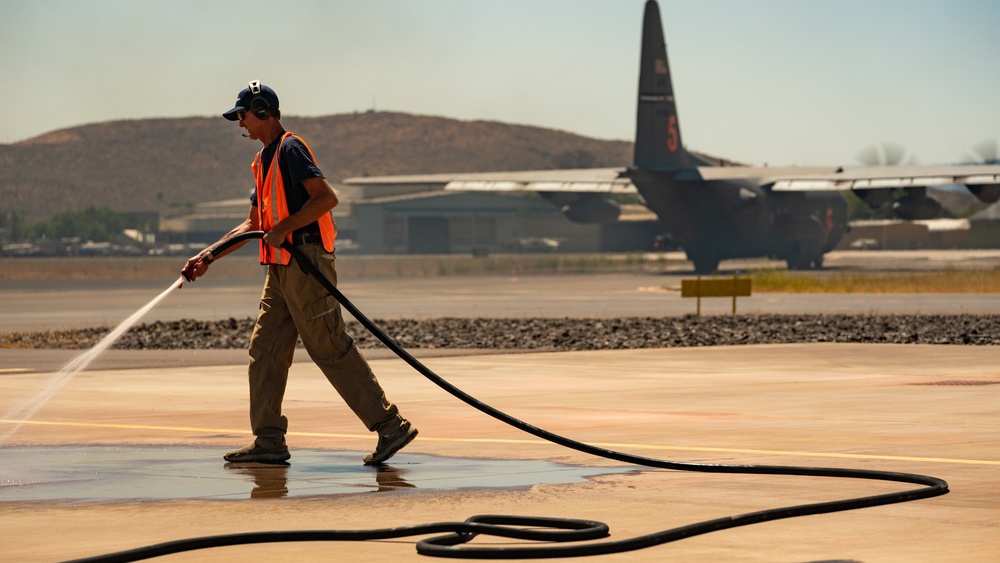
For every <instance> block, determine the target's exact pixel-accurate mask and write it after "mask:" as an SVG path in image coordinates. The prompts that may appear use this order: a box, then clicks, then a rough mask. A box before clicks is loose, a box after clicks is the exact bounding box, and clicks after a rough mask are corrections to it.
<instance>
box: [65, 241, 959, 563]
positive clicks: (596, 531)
mask: <svg viewBox="0 0 1000 563" xmlns="http://www.w3.org/2000/svg"><path fill="white" fill-rule="evenodd" d="M263 236H264V233H263V231H251V232H247V233H242V234H240V235H237V236H235V237H232V238H230V239H227V240H225V241H223V242H221V243H219V244H218V245H217V246H216V247H213V248H212V249H211V252H212V254H213V255H215V256H217V255H218V254H219V253H220V252H222V251H223V250H226V249H227V248H229V247H231V246H233V245H235V244H238V243H240V242H243V241H245V240H249V239H253V238H261V237H263ZM282 248H284V249H285V250H287V251H288V252H289V253H290V254H291V255H292V256H293V257H294V258H295V261H296V263H298V265H299V267H301V268H302V269H303V271H305V272H306V273H307V274H309V275H311V276H313V277H314V278H316V279H317V280H318V281H319V283H321V284H322V285H323V287H324V288H326V290H327V291H329V292H330V294H331V295H332V296H333V297H334V298H335V299H336V300H337V301H339V302H340V304H341V305H342V306H343V307H344V308H345V309H347V311H348V312H350V313H351V315H353V316H354V318H355V319H357V320H358V322H360V323H361V324H362V326H364V327H365V329H367V330H368V331H370V332H371V333H372V334H374V335H375V336H376V337H377V338H378V339H379V340H380V341H381V342H382V343H383V344H385V345H386V346H387V347H388V348H389V349H390V350H392V351H393V352H394V353H395V354H396V355H397V356H399V357H400V358H401V359H402V360H403V361H405V362H406V363H407V364H409V365H410V366H411V367H412V368H413V369H415V370H416V371H417V372H419V373H420V374H421V375H423V376H424V377H426V378H427V379H429V380H430V381H432V382H433V383H434V384H435V385H437V386H438V387H440V388H442V389H444V390H445V391H447V392H448V393H450V394H452V395H453V396H455V397H456V398H458V399H459V400H461V401H462V402H464V403H466V404H468V405H469V406H471V407H473V408H475V409H477V410H479V411H480V412H483V413H485V414H487V415H489V416H492V417H493V418H496V419H497V420H500V421H502V422H504V423H506V424H509V425H511V426H513V427H514V428H517V429H519V430H522V431H524V432H527V433H529V434H532V435H533V436H537V437H539V438H542V439H543V440H547V441H549V442H552V443H555V444H558V445H560V446H564V447H567V448H571V449H574V450H577V451H580V452H584V453H588V454H591V455H594V456H598V457H602V458H605V459H613V460H616V461H621V462H625V463H631V464H634V465H640V466H643V467H653V468H658V469H673V470H676V471H695V472H700V473H731V474H744V475H801V476H809V477H837V478H846V479H870V480H877V481H893V482H897V483H907V484H913V485H920V488H917V489H910V490H906V491H901V492H896V493H886V494H881V495H875V496H867V497H860V498H852V499H846V500H837V501H830V502H821V503H814V504H801V505H795V506H789V507H783V508H772V509H768V510H761V511H759V512H750V513H746V514H739V515H736V516H727V517H724V518H717V519H714V520H706V521H704V522H698V523H695V524H689V525H687V526H681V527H678V528H671V529H669V530H663V531H660V532H654V533H651V534H646V535H643V536H637V537H633V538H627V539H621V540H614V541H606V542H599V543H597V542H590V543H576V544H573V545H546V546H537V547H520V546H517V547H478V546H469V545H464V544H466V543H467V542H469V541H471V540H472V539H474V538H475V537H476V536H477V535H481V534H482V535H494V536H500V537H507V538H515V539H521V540H533V541H539V542H556V543H566V542H581V541H586V540H595V539H600V538H604V537H607V536H608V535H609V528H608V526H607V525H606V524H604V523H602V522H595V521H589V520H578V519H567V518H538V517H523V516H504V515H479V516H472V517H471V518H468V519H467V520H465V521H464V522H437V523H430V524H419V525H415V526H404V527H397V528H382V529H372V530H312V531H306V530H304V531H279V532H249V533H243V534H225V535H218V536H207V537H202V538H191V539H184V540H178V541H173V542H166V543H161V544H157V545H152V546H148V547H142V548H138V549H133V550H128V551H121V552H117V553H111V554H106V555H99V556H96V557H90V558H86V559H79V560H76V561H77V562H98V561H99V562H124V561H138V560H141V559H147V558H151V557H159V556H161V555H167V554H171V553H179V552H183V551H191V550H198V549H207V548H211V547H221V546H231V545H243V544H253V543H271V542H288V541H363V540H380V539H394V538H402V537H407V536H420V535H427V534H436V533H444V532H447V533H446V534H445V535H442V536H438V537H433V538H428V539H424V540H420V541H418V542H417V544H416V548H417V553H420V554H422V555H430V556H435V557H452V558H465V559H537V558H555V557H578V556H584V555H603V554H610V553H621V552H626V551H633V550H637V549H643V548H647V547H652V546H655V545H661V544H665V543H669V542H673V541H677V540H680V539H684V538H689V537H692V536H697V535H701V534H706V533H709V532H715V531H719V530H726V529H729V528H736V527H740V526H747V525H750V524H758V523H761V522H768V521H771V520H780V519H783V518H793V517H797V516H807V515H812V514H826V513H831V512H841V511H846V510H855V509H858V508H867V507H872V506H881V505H887V504H894V503H900V502H907V501H912V500H917V499H923V498H930V497H935V496H939V495H943V494H946V493H947V492H948V483H947V482H946V481H944V480H943V479H939V478H937V477H930V476H925V475H917V474H912V473H897V472H890V471H873V470H864V469H841V468H826V467H805V466H778V465H723V464H700V463H684V462H676V461H668V460H661V459H655V458H649V457H644V456H637V455H632V454H628V453H624V452H619V451H615V450H609V449H605V448H600V447H597V446H592V445H590V444H585V443H583V442H579V441H576V440H573V439H570V438H566V437H564V436H560V435H558V434H554V433H552V432H549V431H548V430H543V429H541V428H538V427H536V426H533V425H531V424H529V423H527V422H524V421H523V420H519V419H517V418H514V417H513V416H510V415H508V414H506V413H504V412H501V411H499V410H497V409H495V408H493V407H491V406H490V405H487V404H485V403H483V402H482V401H479V400H478V399H476V398H475V397H472V396H471V395H469V394H467V393H465V392H464V391H462V390H461V389H459V388H457V387H455V386H454V385H452V384H451V383H449V382H448V381H446V380H445V379H444V378H442V377H441V376H439V375H437V374H436V373H434V372H433V371H431V370H430V368H428V367H427V366H425V365H423V364H422V363H421V362H420V361H418V360H417V359H416V358H414V357H413V356H412V355H411V354H410V353H409V352H407V351H406V350H405V349H403V348H402V347H400V346H399V345H398V344H397V343H396V342H395V341H394V340H393V339H392V338H390V337H389V336H387V335H386V334H385V333H384V332H383V331H382V329H380V328H379V327H378V326H377V325H375V323H373V322H372V321H371V320H369V319H368V317H366V316H365V315H364V313H362V312H361V311H360V310H359V309H358V308H357V307H355V306H354V304H353V303H351V301H350V300H349V299H347V297H346V296H344V294H343V293H341V292H340V290H338V289H337V287H336V286H335V285H334V284H333V283H332V282H330V280H328V279H327V278H326V277H325V276H323V274H322V273H321V272H320V271H319V269H317V268H316V266H315V265H314V264H313V263H312V262H310V261H309V259H308V258H306V257H305V256H304V255H303V254H302V253H301V252H300V251H299V250H298V249H297V248H295V247H294V246H292V245H290V244H288V243H285V244H283V245H282ZM528 528H531V529H528Z"/></svg>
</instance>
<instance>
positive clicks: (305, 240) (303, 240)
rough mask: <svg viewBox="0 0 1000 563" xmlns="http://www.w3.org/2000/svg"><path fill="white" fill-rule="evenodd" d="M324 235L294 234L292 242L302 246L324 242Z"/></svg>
mask: <svg viewBox="0 0 1000 563" xmlns="http://www.w3.org/2000/svg"><path fill="white" fill-rule="evenodd" d="M322 243H323V237H322V236H320V234H319V233H299V234H297V235H292V244H294V245H295V246H302V245H303V244H322Z"/></svg>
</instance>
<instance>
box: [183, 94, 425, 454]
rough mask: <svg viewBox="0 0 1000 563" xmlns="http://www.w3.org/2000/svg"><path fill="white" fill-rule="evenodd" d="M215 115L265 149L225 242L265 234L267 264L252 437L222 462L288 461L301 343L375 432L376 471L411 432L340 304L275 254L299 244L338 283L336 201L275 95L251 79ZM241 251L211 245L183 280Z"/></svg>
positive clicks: (254, 360) (256, 344)
mask: <svg viewBox="0 0 1000 563" xmlns="http://www.w3.org/2000/svg"><path fill="white" fill-rule="evenodd" d="M222 115H223V117H225V118H226V119H228V120H230V121H238V122H239V125H240V127H242V128H243V129H245V130H246V133H245V134H244V135H243V136H244V137H249V138H250V139H253V140H257V141H260V142H261V144H263V145H264V148H263V150H261V151H260V152H259V153H257V156H256V157H255V158H254V162H253V165H252V168H253V172H254V180H255V183H256V189H255V190H254V193H253V195H252V196H251V198H250V213H249V215H248V216H247V219H246V221H244V222H243V223H242V224H240V225H238V226H237V227H236V228H234V229H233V230H232V231H230V232H229V233H228V234H227V235H226V236H225V237H224V238H223V240H225V239H228V238H230V237H233V236H236V235H238V234H241V233H245V232H249V231H265V235H264V238H263V239H262V240H261V242H260V260H261V263H262V264H266V265H267V276H266V278H265V281H264V290H263V292H262V294H261V300H260V313H259V314H258V316H257V323H256V325H255V326H254V329H253V334H252V335H251V337H250V366H249V370H248V371H249V379H250V426H251V429H252V430H253V434H254V436H255V439H254V441H253V443H251V444H250V445H248V446H246V447H244V448H241V449H239V450H235V451H232V452H229V453H227V454H226V455H225V456H223V457H224V459H225V460H226V461H229V462H262V463H284V462H285V461H286V460H288V459H289V458H290V457H291V455H290V454H289V452H288V447H287V446H286V444H285V433H286V431H287V430H288V420H287V418H285V416H284V415H282V414H281V402H282V398H283V397H284V393H285V385H286V383H287V381H288V368H289V366H290V365H291V363H292V355H293V353H294V350H295V346H296V341H297V340H298V339H299V338H300V337H301V339H302V343H303V344H304V345H305V348H306V351H307V352H308V353H309V356H310V357H311V358H312V360H313V361H314V362H316V365H317V366H319V368H320V370H322V371H323V374H324V375H326V378H327V379H328V380H329V381H330V383H331V384H333V386H334V388H335V389H336V390H337V392H338V393H340V396H341V397H343V399H344V401H345V402H346V403H347V405H348V406H349V407H350V408H351V409H352V410H353V411H354V413H355V414H356V415H357V416H358V418H359V419H361V421H362V422H363V423H364V425H365V426H366V427H367V428H368V430H369V431H373V432H377V433H378V435H379V439H378V444H377V446H376V447H375V450H374V451H373V452H372V453H370V454H368V455H367V456H365V458H364V463H365V464H366V465H380V464H382V463H383V462H385V461H386V460H387V459H389V458H390V457H392V456H393V454H395V453H396V452H397V451H399V450H400V449H401V448H403V447H404V446H406V445H407V444H408V443H410V442H411V441H412V440H413V438H414V437H416V435H417V429H416V428H414V427H413V426H412V425H411V424H410V423H409V422H408V421H407V420H406V419H404V418H403V417H401V416H400V415H399V412H398V410H397V408H396V406H395V405H394V404H392V403H391V402H390V401H389V400H388V399H386V396H385V392H384V391H383V390H382V387H381V386H380V385H379V382H378V380H377V379H376V378H375V374H374V373H372V370H371V368H370V367H369V365H368V362H367V361H366V360H365V358H364V356H362V355H361V352H360V351H359V350H358V348H357V346H355V344H354V340H353V339H352V338H351V337H350V335H348V334H347V333H346V332H345V330H344V319H343V316H342V314H341V310H340V304H339V303H338V302H337V301H336V299H334V298H333V297H332V296H331V295H330V294H329V293H328V292H327V291H326V289H324V288H323V286H322V285H321V284H320V283H319V282H318V281H317V280H316V279H315V278H313V277H312V276H310V275H308V274H306V273H305V272H304V271H303V270H302V269H301V268H300V267H299V266H298V265H296V264H294V259H292V258H291V257H290V256H289V253H288V251H287V250H284V249H282V248H280V247H281V245H282V243H284V242H288V243H290V244H292V245H294V246H296V247H297V249H298V250H299V251H301V252H302V253H303V254H304V255H305V256H307V257H308V259H309V260H310V261H312V262H313V263H314V264H315V265H316V267H317V268H319V270H320V271H321V272H322V273H323V275H324V276H325V277H326V278H327V279H329V280H330V281H331V282H332V283H334V284H336V283H337V272H336V269H335V268H334V241H335V239H336V236H337V229H336V225H335V224H334V222H333V218H332V217H331V216H330V210H331V209H333V208H334V207H336V206H337V204H338V203H339V201H338V199H337V195H336V193H335V192H334V191H333V187H332V186H331V185H330V183H329V182H327V180H326V178H325V177H324V176H323V173H322V172H321V171H320V169H319V168H318V167H317V166H316V159H315V158H314V157H313V154H312V151H311V150H310V149H309V146H308V145H307V144H306V143H305V141H303V140H302V139H300V138H299V137H296V136H294V135H293V134H292V133H289V132H286V131H285V129H284V128H283V127H282V126H281V121H280V119H281V111H280V110H279V109H278V96H277V94H275V92H274V90H272V89H271V88H269V87H267V86H265V85H263V84H261V83H260V81H258V80H254V81H253V82H250V83H249V85H248V87H247V88H244V89H243V90H242V91H241V92H240V93H239V94H238V95H237V99H236V105H235V106H234V107H233V109H231V110H229V111H227V112H226V113H224V114H222ZM220 242H221V241H220ZM243 244H245V243H243ZM243 244H238V245H235V246H233V247H232V248H230V249H228V250H226V251H224V252H221V253H220V254H219V256H212V254H211V252H210V248H211V247H209V248H206V249H205V250H203V251H202V252H200V253H199V254H198V255H196V256H193V257H192V258H191V259H189V260H188V261H187V263H186V264H185V266H184V270H183V273H184V275H185V276H186V277H187V278H188V279H190V280H191V281H194V280H196V279H197V278H199V277H201V276H203V275H205V273H206V272H207V271H208V268H209V265H210V264H212V263H213V262H214V261H215V260H217V259H219V258H221V257H222V256H224V255H226V254H229V253H231V252H235V251H236V250H238V249H239V248H240V247H241V246H243ZM212 246H215V245H212Z"/></svg>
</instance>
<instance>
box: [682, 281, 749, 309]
mask: <svg viewBox="0 0 1000 563" xmlns="http://www.w3.org/2000/svg"><path fill="white" fill-rule="evenodd" d="M750 289H751V288H750V278H738V277H736V276H733V277H731V278H708V279H704V280H703V279H701V277H698V278H697V279H693V280H681V297H697V298H698V309H697V314H698V316H699V317H700V316H701V298H702V297H732V298H733V314H734V315H735V314H736V298H737V297H750Z"/></svg>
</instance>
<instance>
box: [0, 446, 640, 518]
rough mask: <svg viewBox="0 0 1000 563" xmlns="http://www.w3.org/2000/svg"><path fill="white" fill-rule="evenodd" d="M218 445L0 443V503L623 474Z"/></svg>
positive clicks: (239, 495)
mask: <svg viewBox="0 0 1000 563" xmlns="http://www.w3.org/2000/svg"><path fill="white" fill-rule="evenodd" d="M221 454H222V450H219V449H217V448H190V447H176V446H172V447H141V446H117V447H115V446H71V445H66V446H40V447H0V456H2V457H3V459H4V461H3V464H2V466H0V506H3V505H2V503H5V502H26V501H59V502H62V503H80V502H108V501H130V502H137V501H147V500H157V499H158V500H167V499H169V500H181V499H201V500H240V499H247V498H254V499H256V498H281V497H308V496H324V497H331V496H335V495H349V494H358V493H377V492H388V491H402V490H407V489H411V490H417V489H420V490H425V491H431V490H433V491H445V490H456V489H475V488H493V489H505V488H528V487H531V486H535V485H541V484H557V483H580V482H584V481H585V480H586V479H588V478H589V477H593V476H596V475H607V474H615V473H626V472H628V471H630V469H628V468H621V467H580V466H573V465H567V464H561V463H554V462H550V461H546V460H531V459H529V460H489V459H468V458H454V457H441V456H434V455H425V454H410V453H401V454H399V456H398V457H397V458H395V459H393V460H392V465H383V466H380V467H370V466H365V465H362V464H361V463H359V460H360V459H361V458H362V457H364V455H365V452H349V451H323V450H309V449H307V450H295V451H294V453H293V457H292V460H291V462H290V463H287V464H273V465H272V464H261V463H224V462H221Z"/></svg>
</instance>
